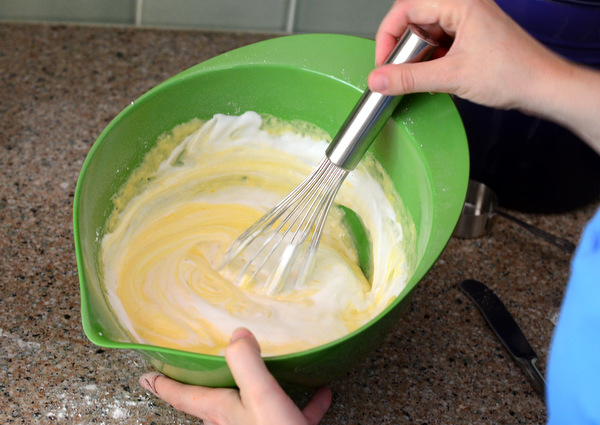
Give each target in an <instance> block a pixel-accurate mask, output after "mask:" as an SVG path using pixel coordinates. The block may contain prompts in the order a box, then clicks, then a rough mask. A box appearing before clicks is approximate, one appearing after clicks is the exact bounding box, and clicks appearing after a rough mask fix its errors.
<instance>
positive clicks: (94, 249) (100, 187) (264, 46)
mask: <svg viewBox="0 0 600 425" xmlns="http://www.w3.org/2000/svg"><path fill="white" fill-rule="evenodd" d="M373 57H374V42H373V41H371V40H367V39H362V38H356V37H350V36H343V35H297V36H288V37H281V38H275V39H271V40H268V41H264V42H261V43H257V44H253V45H250V46H246V47H243V48H240V49H237V50H234V51H231V52H228V53H225V54H223V55H220V56H218V57H215V58H213V59H210V60H208V61H206V62H204V63H201V64H199V65H196V66H194V67H192V68H190V69H188V70H186V71H184V72H182V73H181V74H179V75H176V76H175V77H173V78H171V79H169V80H167V81H165V82H164V83H162V84H160V85H159V86H157V87H155V88H154V89H152V90H150V91H149V92H148V93H146V94H144V95H143V96H141V97H140V98H139V99H138V100H136V101H135V102H133V103H132V104H131V105H129V106H128V107H127V108H125V109H124V110H123V111H122V112H121V113H120V114H119V115H118V116H117V117H116V118H115V119H114V120H113V121H112V122H111V123H110V124H109V125H108V127H107V128H106V129H105V130H104V131H103V132H102V134H101V135H100V137H98V140H97V141H96V143H95V144H94V146H93V147H92V149H91V151H90V153H89V155H88V156H87V158H86V161H85V163H84V164H83V168H82V170H81V175H80V176H79V181H78V183H77V189H76V191H75V201H74V234H75V249H76V255H77V267H78V270H79V280H80V286H81V309H82V321H83V327H84V330H85V333H86V335H87V337H88V338H89V339H90V341H92V342H93V343H95V344H97V345H99V346H102V347H108V348H124V349H132V350H136V351H138V352H139V353H140V354H142V355H143V357H145V358H146V359H147V360H149V361H150V363H151V364H152V365H153V366H154V367H155V368H156V369H158V370H159V371H161V372H162V373H164V374H166V375H168V376H170V377H172V378H174V379H177V380H179V381H182V382H187V383H192V384H198V385H207V386H233V385H235V383H234V381H233V378H232V376H231V373H230V371H229V369H228V367H227V364H226V362H225V359H224V358H223V357H220V356H212V355H203V354H195V353H190V352H184V351H178V350H173V349H168V348H161V347H156V346H149V345H142V344H138V343H135V342H132V340H131V338H130V337H129V336H128V335H127V334H126V333H125V332H124V331H123V330H122V329H121V327H120V326H119V324H118V322H117V321H116V319H115V317H114V316H113V314H112V313H111V310H110V308H109V306H108V304H107V300H106V299H105V296H104V293H103V289H102V284H101V272H100V265H99V261H98V251H99V248H100V240H101V238H102V236H103V233H104V227H105V223H106V220H107V217H108V216H109V215H110V213H111V211H112V208H113V205H112V202H111V197H112V196H113V195H114V194H115V193H116V192H117V191H118V189H119V187H120V186H121V185H122V184H123V183H124V182H125V181H126V179H127V177H128V176H129V175H130V173H131V172H132V170H133V169H135V168H136V166H138V165H139V164H140V162H141V161H142V158H143V157H144V154H145V153H146V152H147V151H148V150H149V149H150V148H151V147H152V146H153V144H154V143H155V142H156V140H157V138H158V136H159V135H160V134H162V133H164V132H167V131H169V130H171V129H172V128H173V127H175V126H176V125H177V124H181V123H184V122H187V121H189V120H191V119H192V118H194V117H198V118H201V119H210V118H211V117H212V116H213V115H214V114H215V113H224V114H234V115H239V114H240V113H243V112H245V111H248V110H252V111H256V112H258V113H264V114H270V115H274V116H276V117H279V118H281V119H285V120H295V119H299V120H303V121H308V122H311V123H314V124H316V125H317V126H319V127H320V128H322V129H324V130H325V131H327V132H329V133H330V134H331V135H334V134H335V133H336V132H337V130H338V129H339V128H340V127H341V125H342V123H343V122H344V119H345V118H346V116H347V115H348V114H349V113H350V111H351V110H352V108H353V106H354V104H355V103H356V102H357V101H358V99H359V97H360V95H361V94H362V92H363V90H364V89H365V88H366V77H367V75H368V73H369V71H370V70H371V69H372V68H373ZM371 151H372V152H373V153H374V154H375V156H376V157H377V158H378V159H379V161H380V162H381V164H382V165H383V167H384V168H385V169H386V171H387V172H388V174H389V175H390V176H391V178H392V180H393V182H394V184H395V186H396V189H397V191H398V193H399V194H400V196H401V198H402V199H403V201H404V204H405V207H406V209H407V210H408V211H409V213H410V215H411V216H412V219H413V221H414V224H415V229H416V241H415V245H414V246H413V247H412V252H411V258H412V260H413V262H414V267H413V269H414V274H413V275H412V277H411V278H410V279H409V282H408V285H407V286H406V288H405V289H404V291H403V292H402V293H401V294H400V295H399V296H398V298H397V299H396V300H395V301H394V302H392V303H391V304H390V305H389V306H388V307H387V308H386V309H385V310H384V311H383V312H382V313H381V314H379V315H378V316H377V317H375V318H374V319H373V320H371V321H370V322H369V323H367V324H366V325H364V326H362V327H361V328H359V329H357V330H356V331H354V332H352V333H350V334H349V335H347V336H345V337H343V338H340V339H338V340H335V341H333V342H330V343H328V344H325V345H322V346H319V347H316V348H313V349H310V350H306V351H302V352H299V353H295V354H289V355H282V356H274V357H270V358H267V359H266V363H267V365H268V368H269V369H270V370H271V372H272V373H273V374H274V375H275V377H276V378H277V379H279V380H280V381H281V382H282V383H292V384H297V385H301V386H309V387H315V386H319V385H322V384H325V383H326V382H328V381H331V380H332V379H333V378H335V377H336V376H339V375H340V374H341V373H343V372H346V371H347V370H349V369H350V368H351V367H352V366H353V365H355V364H356V363H358V362H359V361H360V360H362V359H363V358H364V357H365V356H366V355H367V354H368V353H369V352H370V351H372V350H373V349H375V348H377V346H378V345H379V344H380V343H381V342H382V340H383V339H384V337H385V336H386V334H387V333H388V331H389V330H390V329H391V327H392V326H393V325H394V324H395V323H396V322H397V319H398V318H399V316H400V314H401V313H402V312H403V311H404V310H405V309H406V307H407V306H408V303H409V299H410V294H411V292H412V290H413V289H414V288H415V286H416V285H417V283H418V282H419V281H420V280H421V279H422V278H423V276H424V275H425V273H426V272H427V271H428V270H429V268H430V267H431V266H432V265H433V264H434V262H435V261H436V259H437V258H438V256H439V255H440V254H441V252H442V250H443V249H444V247H445V245H446V243H447V242H448V240H449V239H450V237H451V235H452V232H453V230H454V227H455V225H456V223H457V221H458V218H459V215H460V212H461V209H462V206H463V202H464V199H465V195H466V190H467V183H468V175H469V170H468V164H469V159H468V148H467V141H466V136H465V133H464V130H463V126H462V123H461V120H460V117H459V115H458V112H457V111H456V109H455V108H454V105H453V103H452V101H451V99H450V97H449V96H447V95H442V94H435V95H432V94H420V95H412V96H406V97H405V98H404V99H403V100H402V102H401V103H400V105H399V106H398V108H397V110H396V112H395V114H394V116H393V119H392V120H391V121H390V123H388V125H387V126H386V127H385V129H384V131H383V132H382V133H381V134H380V136H379V137H378V139H377V140H376V141H375V143H374V144H373V146H372V147H371Z"/></svg>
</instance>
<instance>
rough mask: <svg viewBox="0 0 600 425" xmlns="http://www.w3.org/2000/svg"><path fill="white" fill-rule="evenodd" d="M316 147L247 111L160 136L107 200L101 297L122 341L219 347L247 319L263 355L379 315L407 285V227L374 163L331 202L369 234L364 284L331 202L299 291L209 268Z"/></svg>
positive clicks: (305, 168) (289, 185)
mask: <svg viewBox="0 0 600 425" xmlns="http://www.w3.org/2000/svg"><path fill="white" fill-rule="evenodd" d="M267 127H268V128H267ZM190 133H191V134H190ZM326 145H327V142H326V141H325V140H316V139H315V138H314V137H313V136H312V135H302V134H299V133H298V132H296V131H290V128H288V126H285V125H283V124H282V123H279V125H278V126H275V125H273V124H272V123H271V124H270V125H269V126H265V125H264V123H263V119H262V118H261V116H260V115H258V114H256V113H253V112H247V113H245V114H243V115H241V116H239V117H234V116H225V115H216V116H215V117H214V118H213V119H211V120H209V121H207V122H206V123H200V122H198V121H193V122H192V123H189V124H187V125H184V126H181V127H178V128H176V129H175V130H174V132H173V133H172V134H170V135H168V137H165V140H163V142H161V143H159V144H158V145H157V148H156V149H155V150H154V151H152V152H151V153H150V154H149V155H148V157H147V158H146V160H145V162H144V164H143V165H142V166H141V167H140V169H139V170H137V171H136V172H135V173H134V174H133V175H132V177H131V178H130V180H129V182H128V183H127V184H126V185H125V187H124V189H123V190H122V191H121V192H120V193H119V196H118V197H117V198H116V199H115V200H114V202H115V206H116V208H115V212H114V213H113V216H112V217H111V219H110V221H109V223H110V224H109V229H108V233H107V234H106V235H105V236H104V238H103V240H102V252H101V262H102V264H103V271H104V276H103V277H104V287H105V291H106V296H107V299H108V301H109V303H110V305H111V308H112V310H113V311H114V313H115V315H116V316H117V317H118V319H119V322H120V323H121V325H122V326H123V328H124V329H125V330H126V331H127V332H128V333H129V334H130V335H131V337H132V338H133V339H134V340H136V341H138V342H141V343H146V344H153V345H157V346H162V347H170V348H176V349H181V350H187V351H194V352H200V353H206V354H221V353H222V352H223V350H224V348H225V346H226V345H227V342H228V340H229V337H230V335H231V333H232V331H233V330H234V329H235V328H237V327H239V326H245V327H248V328H249V329H251V330H252V331H253V332H254V333H255V335H256V336H257V338H258V340H259V343H260V344H261V347H262V350H263V354H264V355H267V356H269V355H275V354H284V353H290V352H297V351H300V350H303V349H307V348H311V347H314V346H317V345H320V344H323V343H326V342H329V341H332V340H335V339H337V338H339V337H341V336H344V335H346V334H348V333H349V332H351V331H353V330H354V329H356V328H358V327H360V326H361V325H363V324H364V323H366V322H368V321H369V320H370V319H371V318H373V317H374V316H375V315H377V314H378V313H379V312H381V311H382V310H383V309H384V308H385V307H386V306H387V305H388V304H389V302H390V301H391V300H392V299H393V298H394V297H395V296H396V295H397V294H398V293H399V292H400V291H401V290H402V288H403V287H404V285H405V283H406V280H407V277H408V274H409V272H410V270H409V267H408V264H407V261H406V256H405V250H404V245H405V243H403V242H405V241H406V240H407V237H406V234H407V232H408V233H409V234H410V232H412V231H413V230H412V227H411V225H409V224H408V225H407V224H405V225H404V226H402V225H401V224H400V222H401V218H402V219H404V220H405V218H406V217H400V216H399V214H400V212H402V206H401V203H400V201H399V200H398V199H397V197H396V196H394V194H393V191H392V190H391V184H390V182H389V181H388V180H386V179H387V177H386V176H385V173H383V171H382V170H381V168H380V166H378V164H377V163H376V162H375V161H374V160H373V159H372V158H371V159H369V158H366V160H364V161H363V163H361V165H360V166H359V167H358V168H357V169H356V170H355V171H354V172H353V173H351V174H350V176H349V177H348V179H347V180H346V182H345V183H344V184H343V186H342V189H341V190H340V193H339V194H338V197H337V198H336V202H338V203H339V204H342V205H346V206H347V207H349V208H351V209H352V210H354V211H355V212H356V213H357V214H358V216H359V217H360V218H361V220H362V222H363V223H364V225H365V227H366V228H367V229H368V231H369V234H370V238H371V245H372V256H373V269H374V272H373V276H372V278H371V279H370V280H367V278H366V277H365V276H364V274H363V273H362V271H361V269H360V267H359V266H358V264H357V256H356V251H355V248H354V246H353V243H352V238H351V237H350V235H349V234H348V231H347V229H346V228H345V227H344V225H343V212H342V211H341V210H339V209H335V208H334V209H333V210H332V213H331V216H330V217H329V219H328V221H327V224H326V228H325V233H324V235H323V239H322V241H321V244H320V246H319V250H318V252H317V257H316V262H315V267H314V271H313V272H312V274H311V276H310V279H309V282H308V284H307V285H306V287H304V288H301V289H298V290H291V291H287V292H286V291H284V292H282V293H281V294H278V295H276V296H269V295H267V294H265V293H264V292H262V291H261V290H260V288H255V287H252V288H244V289H241V288H238V287H237V286H235V285H234V284H233V283H231V282H230V281H228V280H227V279H225V278H224V277H223V276H222V275H221V274H219V273H218V272H217V271H215V267H216V266H217V265H218V264H220V262H221V260H222V258H223V255H224V253H225V251H226V249H227V248H228V246H229V245H230V243H231V242H232V241H233V240H234V239H235V238H236V237H237V236H239V234H240V233H241V232H242V231H243V230H245V229H246V228H247V227H249V226H250V225H251V224H252V223H253V222H254V221H256V220H257V219H258V218H259V217H260V216H261V215H262V214H263V213H264V212H265V211H267V210H268V209H269V208H270V207H272V206H273V205H274V204H275V203H277V201H279V200H280V199H281V198H282V197H283V196H284V195H285V194H287V193H288V192H289V191H291V190H292V189H293V188H294V187H295V186H296V185H297V184H298V183H299V182H300V181H301V180H302V179H303V178H304V177H306V176H307V175H308V174H309V173H310V171H311V170H312V169H313V167H314V166H315V165H316V163H317V162H318V161H319V160H320V159H321V158H322V156H323V153H324V151H325V148H326ZM165 152H170V154H168V157H167V158H166V159H165V155H164V153H165ZM405 223H406V220H405ZM403 227H404V230H403ZM408 239H410V238H408Z"/></svg>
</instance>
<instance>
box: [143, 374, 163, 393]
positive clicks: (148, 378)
mask: <svg viewBox="0 0 600 425" xmlns="http://www.w3.org/2000/svg"><path fill="white" fill-rule="evenodd" d="M159 376H165V375H163V374H162V373H158V372H148V373H144V374H143V375H142V376H140V385H141V386H142V388H144V389H145V390H147V391H150V392H151V393H152V394H153V395H154V396H156V397H158V398H160V395H158V392H157V391H156V379H157V378H158V377H159Z"/></svg>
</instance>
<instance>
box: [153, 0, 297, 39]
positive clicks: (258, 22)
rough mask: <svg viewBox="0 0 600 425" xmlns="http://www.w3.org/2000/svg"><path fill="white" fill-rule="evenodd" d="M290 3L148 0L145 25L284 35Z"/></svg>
mask: <svg viewBox="0 0 600 425" xmlns="http://www.w3.org/2000/svg"><path fill="white" fill-rule="evenodd" d="M287 13H288V0H169V1H165V0H144V3H143V7H142V25H143V26H159V27H165V26H166V27H185V28H197V29H218V30H246V31H276V32H280V31H284V30H285V24H286V20H287Z"/></svg>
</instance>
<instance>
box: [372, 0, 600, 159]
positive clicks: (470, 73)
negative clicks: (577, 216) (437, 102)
mask: <svg viewBox="0 0 600 425" xmlns="http://www.w3.org/2000/svg"><path fill="white" fill-rule="evenodd" d="M410 23H411V24H416V25H419V26H421V27H423V28H424V29H426V30H429V31H430V32H431V33H432V34H433V35H434V36H437V37H438V39H441V40H442V41H444V38H446V39H449V40H451V44H450V46H449V49H448V51H447V53H446V54H445V55H443V56H442V57H440V58H437V59H433V60H430V61H427V62H421V63H414V64H402V65H384V66H380V65H381V64H382V63H383V62H384V61H385V58H386V57H387V55H388V54H389V52H390V51H391V50H392V48H393V46H394V45H395V44H396V42H397V38H398V37H399V36H400V35H402V33H403V32H404V30H405V29H406V27H407V25H408V24H410ZM375 41H376V50H375V62H376V65H378V66H380V67H379V68H376V69H375V70H374V71H372V72H371V74H370V75H369V87H370V89H371V90H373V91H376V92H380V93H383V94H389V95H399V94H405V93H416V92H442V93H451V94H455V95H457V96H459V97H461V98H463V99H467V100H470V101H472V102H475V103H479V104H482V105H486V106H490V107H494V108H499V109H520V110H521V111H524V112H526V113H531V114H534V115H537V116H540V117H542V118H547V119H550V120H553V121H556V122H558V123H559V124H562V125H564V126H565V127H568V128H570V129H571V130H573V131H574V132H575V133H577V134H578V135H579V136H580V137H581V138H582V139H583V140H586V141H587V142H589V143H590V145H591V146H592V147H594V148H595V149H596V150H597V151H598V152H600V120H598V119H597V117H598V116H600V96H599V95H598V93H599V92H600V73H598V72H597V71H595V70H592V69H591V68H590V69H588V68H586V67H583V66H580V65H576V64H574V63H571V62H569V61H567V60H566V59H563V58H562V57H560V56H558V55H556V54H555V53H553V52H551V51H550V50H548V49H547V48H545V47H544V46H543V45H542V44H540V43H539V42H538V41H537V40H535V39H534V38H532V37H531V36H530V35H528V34H527V33H526V32H525V31H524V30H523V29H522V28H521V27H519V25H517V24H516V23H515V22H514V21H513V20H512V19H511V18H510V17H509V16H508V15H506V14H505V13H504V12H503V11H502V10H501V9H500V8H499V7H498V6H497V5H496V3H494V1H493V0H427V1H423V0H396V2H395V3H394V5H393V6H392V8H391V10H390V11H389V13H388V14H387V15H386V17H385V18H384V19H383V21H382V23H381V25H380V27H379V30H378V31H377V35H376V38H375Z"/></svg>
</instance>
